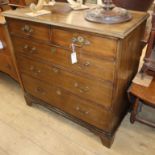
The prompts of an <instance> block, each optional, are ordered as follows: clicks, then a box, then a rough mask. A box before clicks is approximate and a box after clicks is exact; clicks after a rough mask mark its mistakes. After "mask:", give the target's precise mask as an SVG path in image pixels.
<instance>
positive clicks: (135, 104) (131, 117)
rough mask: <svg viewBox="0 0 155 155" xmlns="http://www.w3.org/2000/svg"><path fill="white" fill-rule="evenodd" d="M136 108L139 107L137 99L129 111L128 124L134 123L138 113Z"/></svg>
mask: <svg viewBox="0 0 155 155" xmlns="http://www.w3.org/2000/svg"><path fill="white" fill-rule="evenodd" d="M138 106H139V98H136V100H135V102H134V104H133V110H132V111H131V116H130V122H131V123H134V122H135V120H136V115H137V111H138Z"/></svg>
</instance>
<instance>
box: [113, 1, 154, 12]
mask: <svg viewBox="0 0 155 155" xmlns="http://www.w3.org/2000/svg"><path fill="white" fill-rule="evenodd" d="M153 1H154V0H113V2H114V4H116V6H119V7H123V8H126V9H129V10H137V11H147V10H148V9H149V7H150V6H151V4H152V3H153Z"/></svg>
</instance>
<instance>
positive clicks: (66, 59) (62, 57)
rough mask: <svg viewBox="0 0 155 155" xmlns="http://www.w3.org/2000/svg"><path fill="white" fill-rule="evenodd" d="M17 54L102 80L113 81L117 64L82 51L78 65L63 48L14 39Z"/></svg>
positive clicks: (69, 52)
mask: <svg viewBox="0 0 155 155" xmlns="http://www.w3.org/2000/svg"><path fill="white" fill-rule="evenodd" d="M12 40H13V44H14V48H15V51H16V53H20V54H21V53H22V54H24V55H27V56H30V57H36V58H39V59H42V60H44V61H49V62H52V63H54V64H56V65H59V66H62V67H64V68H67V69H69V70H73V71H77V72H79V71H80V72H82V73H86V74H88V75H90V76H94V77H97V78H99V79H102V80H108V81H113V79H114V67H115V62H112V61H108V60H104V59H97V58H95V57H92V56H90V55H86V54H84V53H83V52H82V51H78V52H77V59H78V63H76V64H72V63H71V51H69V50H65V49H62V48H58V47H54V46H48V45H40V44H39V43H37V42H31V41H29V40H27V39H21V38H17V37H13V39H12Z"/></svg>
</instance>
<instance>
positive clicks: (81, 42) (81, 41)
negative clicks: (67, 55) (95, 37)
mask: <svg viewBox="0 0 155 155" xmlns="http://www.w3.org/2000/svg"><path fill="white" fill-rule="evenodd" d="M72 43H75V44H78V45H81V46H82V45H90V41H89V40H87V39H85V38H84V37H83V36H76V37H73V38H72Z"/></svg>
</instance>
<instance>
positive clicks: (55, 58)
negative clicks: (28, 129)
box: [4, 9, 147, 147]
mask: <svg viewBox="0 0 155 155" xmlns="http://www.w3.org/2000/svg"><path fill="white" fill-rule="evenodd" d="M27 11H29V10H27V9H21V10H18V11H8V12H6V13H5V14H4V15H5V16H6V19H7V24H8V29H9V32H10V35H11V38H12V43H13V46H14V54H15V57H16V62H17V66H18V70H19V73H20V76H21V80H22V84H23V88H24V91H25V99H26V101H27V104H28V105H31V104H32V103H39V104H43V105H45V106H47V107H48V108H50V109H51V110H53V111H55V112H57V113H59V114H61V115H63V116H65V117H67V118H69V119H71V120H73V121H75V122H77V123H79V124H81V125H83V126H84V127H87V128H88V129H90V130H91V131H93V132H94V133H96V134H98V135H99V136H100V137H101V140H102V142H103V144H104V145H105V146H107V147H110V146H111V144H112V141H113V137H114V135H115V131H116V129H117V128H118V126H119V124H120V122H121V120H122V118H123V116H124V115H125V114H126V112H127V109H128V106H129V105H128V102H127V100H126V95H125V94H126V89H127V87H128V84H129V82H130V81H131V79H132V77H133V76H134V75H135V73H136V72H137V68H138V63H139V58H140V55H141V50H142V49H141V39H142V36H143V33H144V28H145V22H146V19H147V15H146V14H145V13H139V12H132V14H133V20H132V21H130V22H128V23H124V24H117V25H115V26H113V25H100V24H94V23H89V22H87V21H85V20H84V19H83V15H84V11H80V12H78V14H77V12H70V13H68V14H66V15H61V14H53V15H45V16H44V17H42V16H40V17H36V18H35V19H34V21H32V19H31V18H29V17H27V16H26V15H25V14H24V13H25V12H27ZM70 17H71V18H70ZM77 20H78V22H79V23H81V25H82V26H81V25H79V23H78V22H77ZM112 28H113V29H112ZM71 45H72V46H73V45H74V47H75V51H76V55H77V63H75V64H72V61H71V54H72V48H71Z"/></svg>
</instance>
